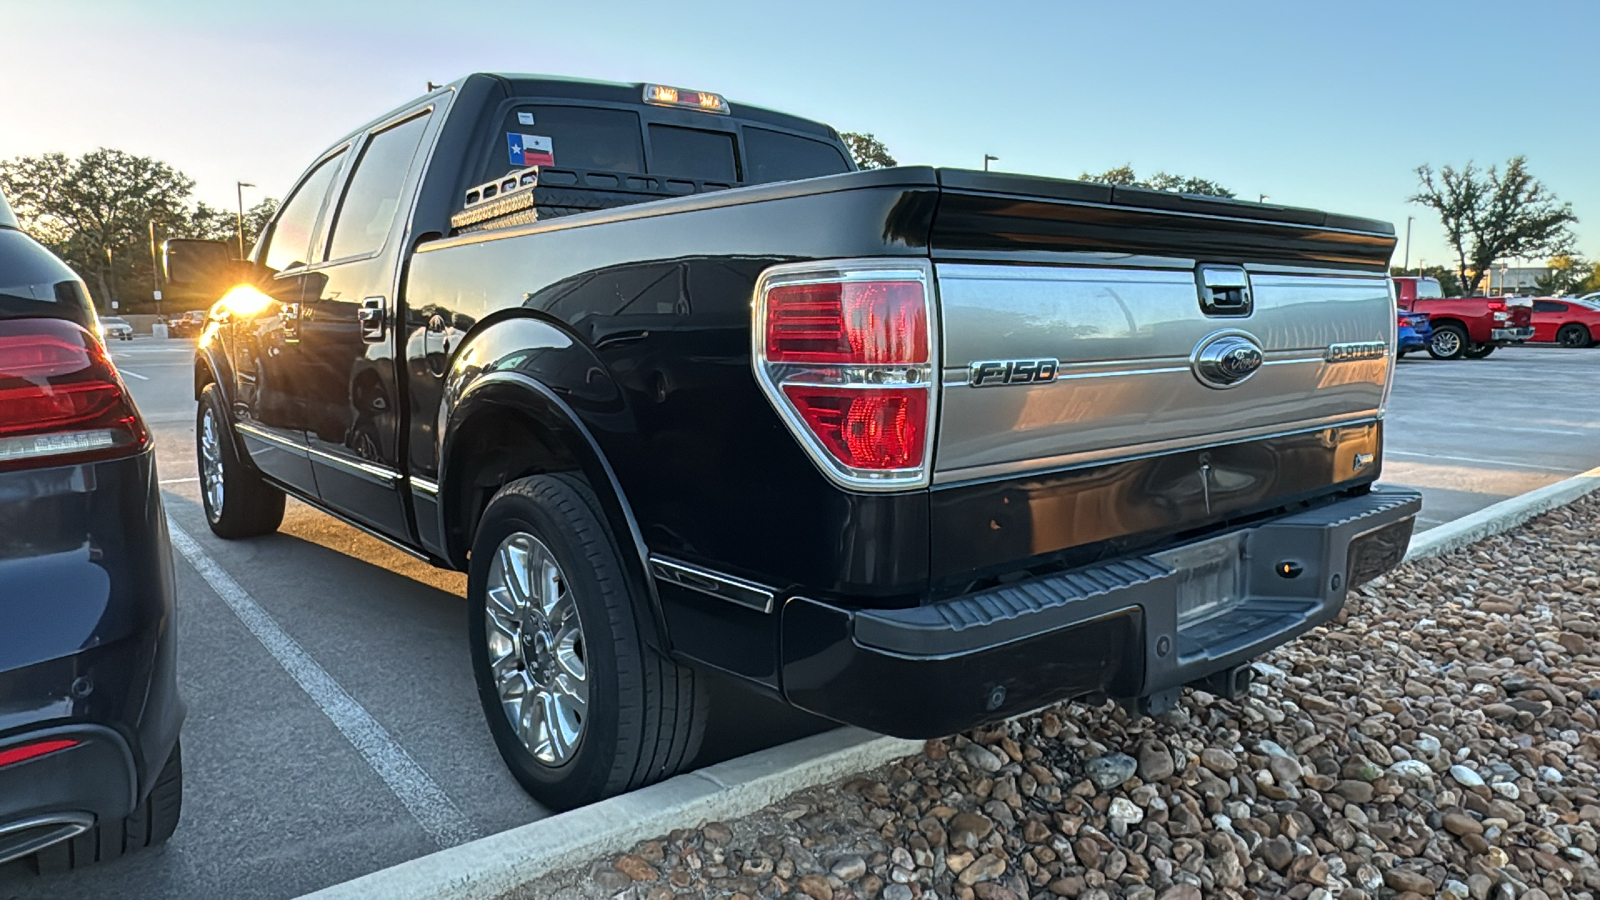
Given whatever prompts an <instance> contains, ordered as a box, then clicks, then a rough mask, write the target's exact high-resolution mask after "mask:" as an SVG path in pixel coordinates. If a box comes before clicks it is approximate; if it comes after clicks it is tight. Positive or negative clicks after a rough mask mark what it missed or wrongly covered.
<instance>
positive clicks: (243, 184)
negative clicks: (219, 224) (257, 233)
mask: <svg viewBox="0 0 1600 900" xmlns="http://www.w3.org/2000/svg"><path fill="white" fill-rule="evenodd" d="M234 185H235V187H236V188H237V190H238V193H239V258H240V259H244V189H245V188H247V187H248V188H253V187H255V185H253V184H251V183H250V182H248V181H236V182H234Z"/></svg>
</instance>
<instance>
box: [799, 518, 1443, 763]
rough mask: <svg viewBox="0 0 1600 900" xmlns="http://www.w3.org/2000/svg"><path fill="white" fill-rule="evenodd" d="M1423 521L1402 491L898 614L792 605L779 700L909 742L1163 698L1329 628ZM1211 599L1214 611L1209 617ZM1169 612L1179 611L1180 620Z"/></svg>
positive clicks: (812, 603)
mask: <svg viewBox="0 0 1600 900" xmlns="http://www.w3.org/2000/svg"><path fill="white" fill-rule="evenodd" d="M1421 506H1422V499H1421V495H1420V494H1417V493H1416V492H1414V491H1408V490H1395V489H1384V490H1381V491H1373V492H1371V493H1369V494H1366V495H1363V496H1360V497H1354V498H1350V499H1346V500H1342V501H1339V502H1337V503H1333V504H1330V505H1327V506H1323V507H1320V508H1316V509H1312V510H1307V511H1304V512H1300V513H1295V514H1292V515H1288V516H1284V517H1282V518H1278V519H1274V520H1271V521H1269V522H1266V523H1263V524H1260V525H1255V526H1251V527H1248V528H1244V529H1241V530H1238V531H1235V532H1231V533H1228V534H1225V535H1222V536H1220V537H1213V538H1207V539H1205V540H1202V541H1198V542H1195V543H1192V544H1187V545H1182V546H1179V547H1176V548H1174V549H1172V550H1168V551H1164V552H1161V553H1156V554H1150V555H1147V556H1140V557H1130V558H1125V559H1121V560H1117V561H1115V562H1110V563H1102V564H1099V565H1096V566H1092V567H1089V568H1087V569H1079V570H1076V571H1072V572H1067V573H1061V574H1056V575H1049V576H1045V577H1041V578H1036V579H1032V580H1029V581H1025V582H1018V583H1012V584H1007V585H1003V586H1001V587H997V588H993V589H990V590H986V591H982V592H979V593H976V594H970V595H967V596H964V597H958V598H955V599H951V600H946V601H942V602H940V603H935V604H929V605H926V606H919V607H914V608H910V609H899V610H845V609H840V608H838V607H836V606H832V605H829V604H826V603H821V602H818V601H814V600H808V599H805V598H794V599H791V600H790V601H788V603H787V604H786V605H785V606H784V608H783V618H782V659H783V671H782V685H783V692H784V694H785V696H786V697H787V699H788V700H789V702H790V703H792V704H794V705H795V706H797V707H800V708H801V709H805V710H808V711H810V712H814V713H817V714H819V715H823V716H827V717H829V718H832V719H836V720H838V721H841V722H847V723H849V724H852V725H858V726H861V727H864V728H868V729H871V730H874V731H879V732H883V733H885V734H892V735H896V736H899V737H907V738H930V737H938V736H942V735H947V734H952V733H955V732H958V731H962V730H965V729H967V728H971V727H973V726H975V725H977V724H980V723H982V722H985V721H992V720H995V719H1001V718H1005V717H1008V716H1012V715H1017V714H1020V713H1023V712H1028V711H1030V710H1033V709H1037V708H1039V707H1041V706H1045V705H1048V704H1050V703H1054V702H1057V701H1060V700H1064V699H1068V698H1071V697H1074V696H1081V695H1083V694H1087V693H1096V692H1104V693H1107V694H1110V695H1112V696H1117V697H1129V698H1132V697H1151V696H1155V695H1162V694H1170V693H1171V692H1174V691H1176V690H1177V689H1178V688H1180V687H1182V686H1183V685H1185V684H1188V683H1190V682H1194V681H1198V680H1200V679H1203V678H1205V677H1206V676H1208V675H1211V674H1214V673H1217V672H1220V671H1223V670H1225V669H1228V668H1231V667H1233V666H1236V665H1239V664H1241V663H1243V662H1245V661H1248V660H1250V659H1252V658H1254V657H1256V656H1259V655H1260V654H1262V653H1264V652H1266V651H1267V650H1269V649H1271V648H1273V647H1275V646H1278V645H1279V644H1282V643H1284V642H1286V641H1288V640H1290V639H1292V638H1294V637H1296V636H1297V635H1299V634H1302V633H1304V632H1305V631H1308V630H1310V629H1311V628H1313V627H1315V626H1317V625H1319V624H1322V623H1323V622H1326V621H1328V620H1329V619H1331V618H1333V617H1334V616H1335V615H1336V614H1337V613H1338V612H1339V610H1340V608H1341V607H1342V606H1343V605H1344V599H1345V596H1346V595H1347V593H1348V592H1349V590H1350V588H1351V587H1353V586H1354V585H1357V584H1360V583H1362V582H1364V581H1367V580H1369V579H1371V578H1373V577H1375V576H1377V575H1380V574H1382V573H1383V572H1386V571H1388V570H1390V569H1392V568H1394V567H1395V566H1396V565H1398V564H1399V562H1400V560H1401V558H1402V557H1404V555H1405V550H1406V546H1407V545H1408V544H1409V542H1410V539H1411V531H1412V527H1413V525H1414V523H1415V519H1416V515H1417V512H1418V511H1419V510H1420V509H1421ZM1280 568H1284V569H1286V570H1287V571H1289V572H1293V573H1294V574H1292V576H1291V575H1286V574H1280V571H1279V569H1280ZM1218 598H1227V602H1224V603H1220V604H1217V605H1216V606H1215V607H1214V608H1210V609H1207V606H1208V605H1209V604H1210V603H1211V601H1213V600H1216V599H1218ZM1180 606H1182V607H1183V608H1184V609H1188V610H1191V612H1190V613H1189V614H1186V616H1185V618H1184V620H1183V621H1180Z"/></svg>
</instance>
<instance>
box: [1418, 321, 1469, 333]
mask: <svg viewBox="0 0 1600 900" xmlns="http://www.w3.org/2000/svg"><path fill="white" fill-rule="evenodd" d="M1428 324H1429V325H1432V326H1433V330H1434V331H1438V330H1439V329H1440V328H1443V327H1445V326H1446V325H1454V326H1455V327H1457V328H1459V329H1461V330H1462V331H1467V330H1468V329H1467V326H1466V323H1464V322H1462V321H1461V320H1460V319H1431V320H1429V322H1428Z"/></svg>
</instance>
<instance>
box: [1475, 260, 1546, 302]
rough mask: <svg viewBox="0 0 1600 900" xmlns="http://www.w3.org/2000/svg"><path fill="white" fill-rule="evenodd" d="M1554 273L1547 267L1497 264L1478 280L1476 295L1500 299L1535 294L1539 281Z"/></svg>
mask: <svg viewBox="0 0 1600 900" xmlns="http://www.w3.org/2000/svg"><path fill="white" fill-rule="evenodd" d="M1552 271H1554V270H1553V269H1551V268H1550V267H1549V266H1506V267H1504V268H1501V266H1500V264H1499V263H1495V264H1494V265H1492V266H1490V267H1489V271H1487V272H1485V273H1484V274H1483V277H1482V278H1480V279H1478V293H1479V294H1480V295H1482V296H1486V297H1500V296H1506V295H1511V296H1513V297H1515V296H1518V295H1525V294H1533V293H1537V292H1538V290H1539V288H1538V283H1539V279H1541V278H1548V277H1549V276H1550V273H1551V272H1552Z"/></svg>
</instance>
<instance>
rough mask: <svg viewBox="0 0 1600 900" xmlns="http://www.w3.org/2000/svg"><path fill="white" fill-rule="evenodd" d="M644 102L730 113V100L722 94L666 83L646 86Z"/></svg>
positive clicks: (723, 113) (654, 104)
mask: <svg viewBox="0 0 1600 900" xmlns="http://www.w3.org/2000/svg"><path fill="white" fill-rule="evenodd" d="M644 102H646V103H649V104H651V105H652V106H675V107H678V108H679V109H697V110H699V111H701V112H708V113H718V114H720V115H724V116H725V115H728V113H729V112H730V110H729V109H728V101H727V100H725V99H723V97H722V95H721V94H713V93H711V92H710V91H686V90H684V89H683V88H675V87H667V86H666V85H664V84H647V85H645V86H644Z"/></svg>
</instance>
